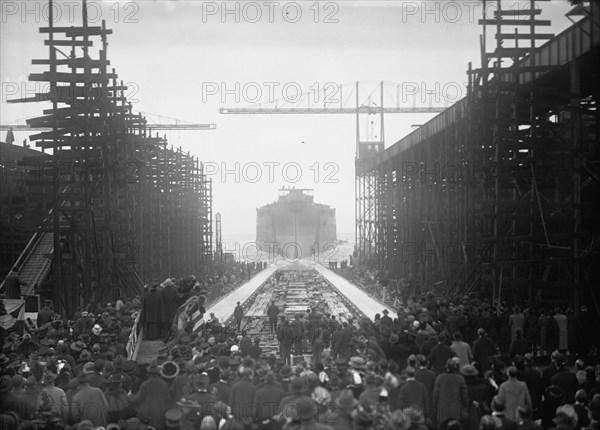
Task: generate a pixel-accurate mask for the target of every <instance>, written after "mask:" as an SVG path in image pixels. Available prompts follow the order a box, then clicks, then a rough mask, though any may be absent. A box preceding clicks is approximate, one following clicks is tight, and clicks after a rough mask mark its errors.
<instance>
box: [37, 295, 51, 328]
mask: <svg viewBox="0 0 600 430" xmlns="http://www.w3.org/2000/svg"><path fill="white" fill-rule="evenodd" d="M51 306H52V300H44V308H43V309H42V310H40V311H39V312H38V317H37V321H36V323H37V326H38V327H41V326H43V325H44V324H47V323H49V322H51V321H52V317H53V316H54V311H53V310H52V307H51Z"/></svg>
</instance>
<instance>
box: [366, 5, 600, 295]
mask: <svg viewBox="0 0 600 430" xmlns="http://www.w3.org/2000/svg"><path fill="white" fill-rule="evenodd" d="M493 2H494V3H495V6H496V11H495V13H494V16H493V17H487V16H485V15H484V16H483V17H482V19H481V20H480V24H482V25H483V35H482V38H481V51H482V67H481V68H479V69H476V70H474V69H472V67H471V65H469V71H468V77H469V85H468V94H467V96H466V97H465V98H464V99H462V100H460V101H459V102H457V103H456V104H455V105H453V106H451V107H450V108H448V109H447V110H446V111H445V112H443V113H441V114H439V115H438V116H436V117H434V118H433V119H432V120H431V121H429V122H428V123H426V124H424V125H423V126H421V127H420V128H418V129H416V130H415V131H414V132H412V133H411V134H409V135H408V136H406V137H405V138H403V139H402V140H400V141H399V142H397V143H396V144H395V145H393V146H392V147H390V148H388V149H387V150H385V151H383V152H382V153H379V154H370V153H365V154H361V153H360V152H359V154H358V157H357V160H356V187H357V214H356V228H357V236H358V244H357V245H358V248H357V249H358V254H359V255H358V256H359V262H360V264H365V265H371V266H373V267H377V268H379V269H382V270H384V271H387V272H388V273H389V276H390V277H392V278H404V279H408V280H412V281H416V284H417V285H419V286H420V289H421V291H425V290H427V289H430V288H432V287H433V285H434V284H438V283H440V282H441V281H443V282H444V283H445V284H446V292H447V293H448V294H451V295H459V296H463V295H465V294H468V293H470V292H475V291H479V292H482V293H484V294H485V295H487V296H490V297H493V299H494V301H495V302H498V301H503V300H507V301H509V302H517V301H526V302H529V303H534V302H535V303H538V304H543V303H546V304H548V305H550V304H569V305H578V303H579V302H580V301H582V300H590V299H594V300H595V301H596V306H598V295H597V294H598V293H597V292H594V291H593V290H592V285H594V282H597V281H598V279H599V277H600V276H599V274H598V271H597V268H596V267H597V265H595V262H598V261H599V258H598V252H599V251H598V249H597V247H598V239H599V238H600V229H599V227H598V223H597V216H598V213H599V209H600V208H599V207H598V195H599V192H600V179H599V178H600V151H599V136H600V134H599V129H598V127H599V121H598V109H597V108H598V97H599V95H600V86H599V80H598V74H599V71H600V70H599V66H598V65H599V64H600V61H598V60H599V59H600V54H599V51H600V5H599V4H598V3H597V2H592V3H591V4H587V5H586V7H584V8H583V10H584V11H585V16H584V17H583V18H582V19H581V20H580V21H578V22H576V23H574V24H573V25H572V26H571V27H569V28H568V29H567V30H565V31H564V32H562V33H561V34H559V35H557V36H553V35H552V34H548V33H538V32H537V31H536V30H537V28H538V27H539V26H546V25H549V22H548V21H545V20H539V19H537V18H536V16H537V15H539V14H540V13H541V12H542V11H541V9H539V8H535V5H534V4H533V2H532V4H531V6H530V8H529V9H526V10H520V11H514V10H502V3H501V1H500V0H493ZM483 10H484V14H485V10H486V7H484V8H483ZM517 12H518V13H519V14H520V15H521V16H520V17H518V18H519V19H516V20H515V19H510V17H511V16H514V15H515V13H517ZM507 16H508V17H509V19H507ZM507 27H514V29H513V30H514V32H511V31H506V28H507ZM523 27H525V28H526V30H527V31H525V32H520V30H519V29H520V28H523ZM490 31H491V32H492V34H493V39H492V43H490V42H489V41H488V40H487V38H488V33H490ZM521 31H522V30H521ZM494 40H495V43H494ZM546 40H547V42H546V43H544V44H543V45H541V46H540V45H539V41H542V42H544V41H546ZM492 44H493V45H494V46H493V51H492V52H488V50H489V47H488V45H492ZM490 62H491V64H490Z"/></svg>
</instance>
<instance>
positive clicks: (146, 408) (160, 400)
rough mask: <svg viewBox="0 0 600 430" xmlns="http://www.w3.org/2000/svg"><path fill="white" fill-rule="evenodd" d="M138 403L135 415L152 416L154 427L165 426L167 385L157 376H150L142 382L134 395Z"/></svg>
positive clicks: (167, 403)
mask: <svg viewBox="0 0 600 430" xmlns="http://www.w3.org/2000/svg"><path fill="white" fill-rule="evenodd" d="M135 402H136V403H137V404H138V405H139V408H138V412H137V416H138V417H145V416H150V417H152V421H153V423H154V428H156V429H159V430H160V429H163V428H165V412H167V408H168V406H169V385H168V384H167V383H166V382H165V381H163V380H162V379H160V378H158V377H150V378H149V379H147V380H146V381H144V382H143V383H142V385H141V386H140V391H139V392H138V393H137V394H136V396H135Z"/></svg>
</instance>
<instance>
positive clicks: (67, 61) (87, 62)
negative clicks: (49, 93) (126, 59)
mask: <svg viewBox="0 0 600 430" xmlns="http://www.w3.org/2000/svg"><path fill="white" fill-rule="evenodd" d="M31 64H34V65H45V64H48V65H50V64H55V65H57V66H69V67H77V68H83V67H91V68H103V67H106V66H109V65H110V60H95V59H91V58H57V59H56V60H54V61H52V60H50V59H46V58H44V59H34V60H31Z"/></svg>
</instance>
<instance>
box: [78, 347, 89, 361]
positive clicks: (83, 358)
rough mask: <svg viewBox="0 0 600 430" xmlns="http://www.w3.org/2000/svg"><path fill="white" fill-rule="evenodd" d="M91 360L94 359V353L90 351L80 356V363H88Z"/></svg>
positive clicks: (87, 350) (82, 352) (84, 351)
mask: <svg viewBox="0 0 600 430" xmlns="http://www.w3.org/2000/svg"><path fill="white" fill-rule="evenodd" d="M90 358H92V352H91V351H90V350H89V349H84V350H83V351H81V354H79V361H88V360H89V359H90Z"/></svg>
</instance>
